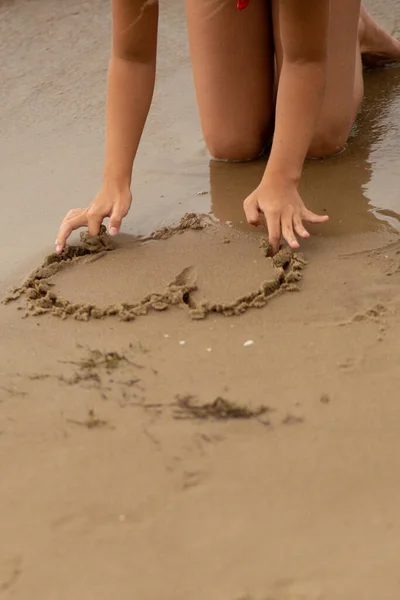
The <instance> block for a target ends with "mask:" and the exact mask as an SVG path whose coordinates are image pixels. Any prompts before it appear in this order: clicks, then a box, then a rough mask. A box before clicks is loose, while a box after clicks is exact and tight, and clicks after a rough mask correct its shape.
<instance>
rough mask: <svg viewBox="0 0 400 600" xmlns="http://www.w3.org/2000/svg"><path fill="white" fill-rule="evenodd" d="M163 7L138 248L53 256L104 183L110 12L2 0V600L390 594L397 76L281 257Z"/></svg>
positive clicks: (318, 179) (272, 599)
mask: <svg viewBox="0 0 400 600" xmlns="http://www.w3.org/2000/svg"><path fill="white" fill-rule="evenodd" d="M163 4H165V6H162V5H163ZM367 5H368V7H369V8H370V9H371V11H372V12H373V13H374V14H375V15H377V17H378V18H379V19H380V21H381V22H382V24H384V25H385V26H387V27H388V28H389V29H391V30H392V29H393V28H394V27H395V26H396V23H397V20H399V19H400V5H399V4H398V2H397V0H392V1H391V2H372V0H370V2H369V3H367ZM161 8H162V11H161V24H160V47H159V72H158V82H157V88H156V93H155V99H154V104H153V107H152V110H151V115H150V118H149V122H148V124H147V126H146V131H145V135H144V138H143V143H142V145H141V150H140V153H139V156H138V159H137V162H136V164H135V168H134V177H133V186H132V190H133V195H134V203H133V206H132V209H131V212H130V214H129V216H128V217H127V218H126V220H125V222H124V225H123V233H122V234H121V235H120V236H118V238H117V239H116V240H115V243H114V242H111V240H110V239H109V238H108V237H107V236H106V235H103V236H102V237H101V238H100V239H97V238H96V239H93V238H90V237H89V236H87V235H85V234H84V235H83V237H82V240H81V241H80V239H79V235H75V236H74V237H73V238H72V240H71V244H72V245H73V248H72V249H70V250H69V253H68V252H67V253H65V254H64V255H63V257H62V259H59V258H57V256H55V255H54V254H52V252H53V250H54V239H55V236H56V232H57V229H58V225H59V222H60V220H61V218H62V216H63V215H64V213H65V212H66V211H67V210H68V209H69V208H71V207H75V206H80V205H81V206H84V205H86V204H87V203H88V202H89V201H90V200H91V198H92V197H93V195H94V194H95V193H96V191H97V189H98V187H99V184H100V180H101V170H102V157H103V135H104V104H105V77H106V70H107V61H108V55H109V30H110V14H109V5H108V3H104V2H101V1H100V0H90V1H86V2H77V1H76V0H73V1H71V2H69V3H68V4H67V3H63V4H62V3H60V2H56V0H49V1H48V2H43V0H42V1H39V0H29V1H28V0H15V1H4V2H2V3H0V49H1V55H2V58H3V60H2V61H0V62H1V64H0V82H1V88H2V93H1V96H2V102H1V111H0V131H1V140H0V162H1V178H0V189H1V195H2V198H3V207H4V211H5V219H4V222H5V226H3V229H2V235H1V237H0V248H1V252H2V256H3V257H4V260H3V261H2V265H1V268H0V292H1V295H2V297H3V298H8V299H9V300H10V301H9V302H7V303H5V304H1V305H0V331H1V345H0V466H1V477H0V597H1V598H2V599H3V598H4V600H32V599H36V598H38V599H39V598H40V600H54V599H55V598H57V600H70V599H72V598H73V599H74V600H89V599H92V598H93V599H96V600H109V599H110V598H111V597H116V598H118V599H120V600H132V599H135V600H136V599H138V600H139V599H140V600H159V599H162V600H205V599H206V600H361V599H362V600H377V599H379V600H398V598H399V597H400V575H399V567H398V565H399V552H400V516H399V510H398V506H399V502H400V485H399V484H398V482H397V475H396V473H397V468H398V456H399V454H400V436H399V428H400V403H399V398H400V392H399V390H400V370H399V349H400V341H399V340H400V237H399V230H400V197H399V189H400V159H399V150H400V95H399V90H400V68H398V67H396V68H387V69H385V70H383V71H374V72H368V73H366V82H365V83H366V100H365V102H364V105H363V107H362V111H361V114H360V116H359V119H358V121H357V124H356V127H355V130H354V136H352V139H351V140H350V142H349V145H348V148H347V150H346V152H345V153H344V154H342V155H340V156H338V157H335V158H333V159H330V160H327V161H309V162H307V164H306V166H305V173H304V177H303V180H302V184H301V185H302V189H301V191H302V195H303V198H304V200H305V202H306V204H307V206H309V208H310V209H311V210H316V211H317V212H323V211H326V212H327V213H328V214H329V215H330V221H329V223H328V224H327V225H323V226H314V227H312V229H311V232H312V234H313V235H312V237H311V238H310V240H308V241H306V242H305V243H302V246H301V250H300V252H299V253H295V254H292V253H290V252H289V253H288V252H285V251H284V252H283V253H282V254H281V255H279V256H278V257H277V258H276V259H274V260H273V259H272V258H270V257H269V256H268V255H267V254H268V253H267V248H266V246H265V236H264V234H263V232H262V231H254V230H252V229H251V228H250V227H249V226H247V225H246V224H245V222H244V221H245V219H244V215H243V213H242V201H243V199H244V197H245V196H246V195H247V194H248V193H249V192H250V191H251V189H252V188H254V187H255V185H256V184H257V182H258V180H259V178H260V177H261V174H262V172H263V169H264V167H265V161H262V160H260V161H258V162H255V163H252V164H241V165H239V164H237V165H229V164H225V163H220V162H213V161H211V162H210V160H209V157H208V154H207V152H206V150H205V147H204V142H203V140H202V135H201V131H200V127H199V122H198V117H197V112H196V105H195V99H194V92H193V86H192V79H191V77H192V76H191V70H190V61H189V57H188V49H187V40H186V31H185V22H184V14H183V7H182V5H181V2H178V1H175V0H174V1H172V0H170V2H166V3H161Z"/></svg>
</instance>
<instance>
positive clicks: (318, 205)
mask: <svg viewBox="0 0 400 600" xmlns="http://www.w3.org/2000/svg"><path fill="white" fill-rule="evenodd" d="M161 4H162V5H163V4H164V6H162V15H161V29H160V34H161V38H160V39H161V41H160V50H159V55H160V57H159V77H158V84H157V89H156V94H155V101H154V104H153V107H152V111H151V115H150V119H149V122H148V125H147V128H146V131H145V134H144V139H143V142H142V146H141V151H140V154H139V156H138V159H137V163H136V166H135V170H134V180H133V192H134V198H135V204H134V206H133V207H132V210H131V212H130V215H129V216H128V218H127V219H126V220H125V223H124V229H123V231H124V232H125V233H135V234H136V233H145V232H149V231H150V230H152V229H154V228H155V227H158V226H160V225H161V224H164V223H165V222H169V223H170V222H172V221H174V220H176V219H178V218H179V217H180V216H182V214H183V213H185V212H187V211H188V210H197V211H200V212H207V211H209V210H211V211H212V212H213V213H214V214H215V215H216V216H217V217H218V218H219V219H221V220H224V221H225V220H230V221H233V222H234V223H235V224H236V225H238V226H239V227H244V228H246V227H247V226H246V225H245V223H244V218H243V213H242V208H241V205H242V200H243V199H244V197H245V196H246V194H247V193H249V192H250V191H251V190H252V189H253V188H254V186H255V185H256V184H257V182H258V180H259V178H260V176H261V174H262V171H263V168H264V163H263V162H262V161H260V162H258V163H253V164H248V165H227V164H223V163H216V162H212V161H211V162H210V161H209V157H208V155H207V152H206V150H205V148H204V144H203V141H202V135H201V131H200V127H199V122H198V118H197V113H196V105H195V99H194V92H193V86H192V79H191V71H190V61H189V57H188V49H187V40H186V31H185V23H184V14H183V6H182V3H181V2H180V1H172V0H171V1H170V2H167V3H161ZM369 4H373V6H371V7H370V8H372V10H373V12H375V13H376V14H377V15H378V16H379V17H380V18H381V20H382V21H383V24H385V25H386V26H388V27H389V28H392V29H393V27H394V25H395V24H396V18H397V17H400V6H399V5H398V3H397V2H396V0H393V1H391V2H380V3H377V2H374V3H371V2H370V3H369ZM109 26H110V15H109V6H108V3H103V2H100V0H91V1H90V2H78V1H77V0H74V1H73V2H70V3H69V4H68V6H67V5H63V4H61V3H59V2H56V0H51V1H49V2H46V3H44V2H40V1H39V0H31V1H30V2H27V1H26V0H16V1H14V2H6V3H2V5H1V7H0V49H1V55H2V57H3V60H2V61H1V63H0V81H1V86H2V110H1V114H0V131H1V140H0V164H1V178H0V192H1V197H2V199H3V219H4V221H3V222H4V223H5V227H3V232H2V236H1V239H0V249H1V252H2V254H3V256H4V255H6V256H7V260H6V261H3V264H2V267H1V271H0V280H3V281H8V280H10V278H12V277H13V276H14V277H15V276H16V275H17V274H18V273H21V272H23V271H26V270H27V269H29V268H30V267H31V266H32V265H33V264H35V263H36V262H37V260H38V258H39V257H40V256H41V255H42V254H43V253H44V252H45V251H48V250H49V249H51V248H52V245H53V242H54V238H55V235H56V232H57V229H58V225H59V222H60V220H61V218H62V216H63V215H64V213H65V212H66V211H67V210H68V209H69V208H71V207H75V206H84V205H86V204H87V203H88V202H89V201H90V200H91V198H92V197H93V195H94V194H95V193H96V191H97V189H98V187H99V183H100V181H101V169H102V158H103V127H104V100H105V77H106V69H107V60H108V54H109ZM399 87H400V68H392V69H387V70H384V71H380V72H374V73H367V74H366V90H367V94H366V96H367V98H366V101H365V103H364V106H363V110H362V113H361V115H360V119H359V122H358V124H357V127H356V129H355V131H356V136H355V138H354V139H352V140H351V142H350V144H349V147H348V150H347V152H346V153H345V154H343V155H342V156H340V157H338V158H335V159H332V160H329V161H325V162H320V161H313V162H309V163H307V164H306V168H305V174H304V178H303V182H302V190H303V197H304V200H305V202H306V203H307V204H308V205H309V206H310V208H312V209H315V210H326V212H328V213H329V214H330V216H331V221H330V223H329V225H327V226H325V227H324V228H323V229H317V230H315V231H318V232H320V231H324V233H325V235H343V234H348V233H353V232H360V231H368V230H373V229H376V228H377V227H380V226H382V225H383V226H386V225H387V224H390V225H394V226H395V227H398V226H399V219H400V217H399V214H400V197H399V194H398V189H399V184H400V170H399V167H398V165H399V159H398V149H399V145H400V142H399V140H400V135H399V133H400V132H399V129H400V98H399V94H398V90H399ZM199 192H207V193H202V194H199Z"/></svg>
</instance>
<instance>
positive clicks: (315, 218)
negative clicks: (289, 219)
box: [301, 208, 329, 223]
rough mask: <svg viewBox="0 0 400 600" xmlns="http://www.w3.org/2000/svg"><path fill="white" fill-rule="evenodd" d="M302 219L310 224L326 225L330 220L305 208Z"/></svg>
mask: <svg viewBox="0 0 400 600" xmlns="http://www.w3.org/2000/svg"><path fill="white" fill-rule="evenodd" d="M301 217H302V219H303V220H304V221H308V222H309V223H325V222H326V221H328V220H329V217H328V215H316V214H315V213H313V212H311V210H308V208H305V209H304V210H303V211H302V214H301Z"/></svg>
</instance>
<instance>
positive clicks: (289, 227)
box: [245, 0, 329, 250]
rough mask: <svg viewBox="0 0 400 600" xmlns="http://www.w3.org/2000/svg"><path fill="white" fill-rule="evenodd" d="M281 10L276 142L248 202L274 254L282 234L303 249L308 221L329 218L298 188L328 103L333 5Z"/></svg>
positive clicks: (287, 1)
mask: <svg viewBox="0 0 400 600" xmlns="http://www.w3.org/2000/svg"><path fill="white" fill-rule="evenodd" d="M278 11H279V13H278V15H279V31H280V37H281V41H282V51H283V63H282V70H281V76H280V80H279V86H278V95H277V105H276V118H275V133H274V139H273V144H272V149H271V154H270V158H269V161H268V165H267V168H266V170H265V174H264V177H263V180H262V182H261V184H260V186H259V187H258V188H257V190H255V192H253V193H252V194H251V195H250V196H249V197H248V198H247V199H246V200H245V211H246V215H247V219H248V221H249V222H251V223H254V224H258V222H259V218H260V215H259V211H261V212H262V213H264V216H265V219H266V221H267V226H268V232H269V238H270V243H271V245H272V247H273V249H274V250H277V249H278V248H279V243H280V238H281V233H282V235H283V236H284V238H285V239H286V240H287V241H288V243H289V244H290V245H291V246H292V247H293V248H297V247H298V245H299V244H298V242H297V240H296V236H295V232H296V233H297V234H298V235H299V236H300V237H308V235H309V234H308V232H307V231H306V230H305V229H304V226H303V224H302V221H303V220H305V221H310V222H323V221H325V220H327V218H328V217H320V216H318V215H315V214H314V213H312V212H311V211H309V210H308V209H307V208H306V207H305V206H304V204H303V202H302V200H301V198H300V196H299V194H298V191H297V187H298V183H299V180H300V176H301V172H302V168H303V163H304V160H305V158H306V155H307V152H308V149H309V147H310V144H311V141H312V138H313V135H314V131H315V127H316V124H317V119H318V115H319V111H320V109H321V106H322V102H323V98H324V92H325V86H326V67H327V40H328V27H329V0H307V1H306V2H305V1H304V0H279V9H278Z"/></svg>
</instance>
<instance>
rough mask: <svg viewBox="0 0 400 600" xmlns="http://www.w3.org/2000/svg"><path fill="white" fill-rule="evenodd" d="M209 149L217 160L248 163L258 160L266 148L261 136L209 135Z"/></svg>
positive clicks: (207, 142)
mask: <svg viewBox="0 0 400 600" xmlns="http://www.w3.org/2000/svg"><path fill="white" fill-rule="evenodd" d="M206 144H207V148H208V150H209V152H210V154H211V156H212V157H213V158H215V159H217V160H226V161H229V162H246V161H249V160H254V159H256V158H258V157H259V156H260V155H261V154H262V152H263V150H264V147H265V139H264V138H263V136H261V135H248V134H247V135H232V134H230V135H226V134H221V135H218V134H217V135H216V134H213V135H211V136H210V135H208V136H206Z"/></svg>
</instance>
